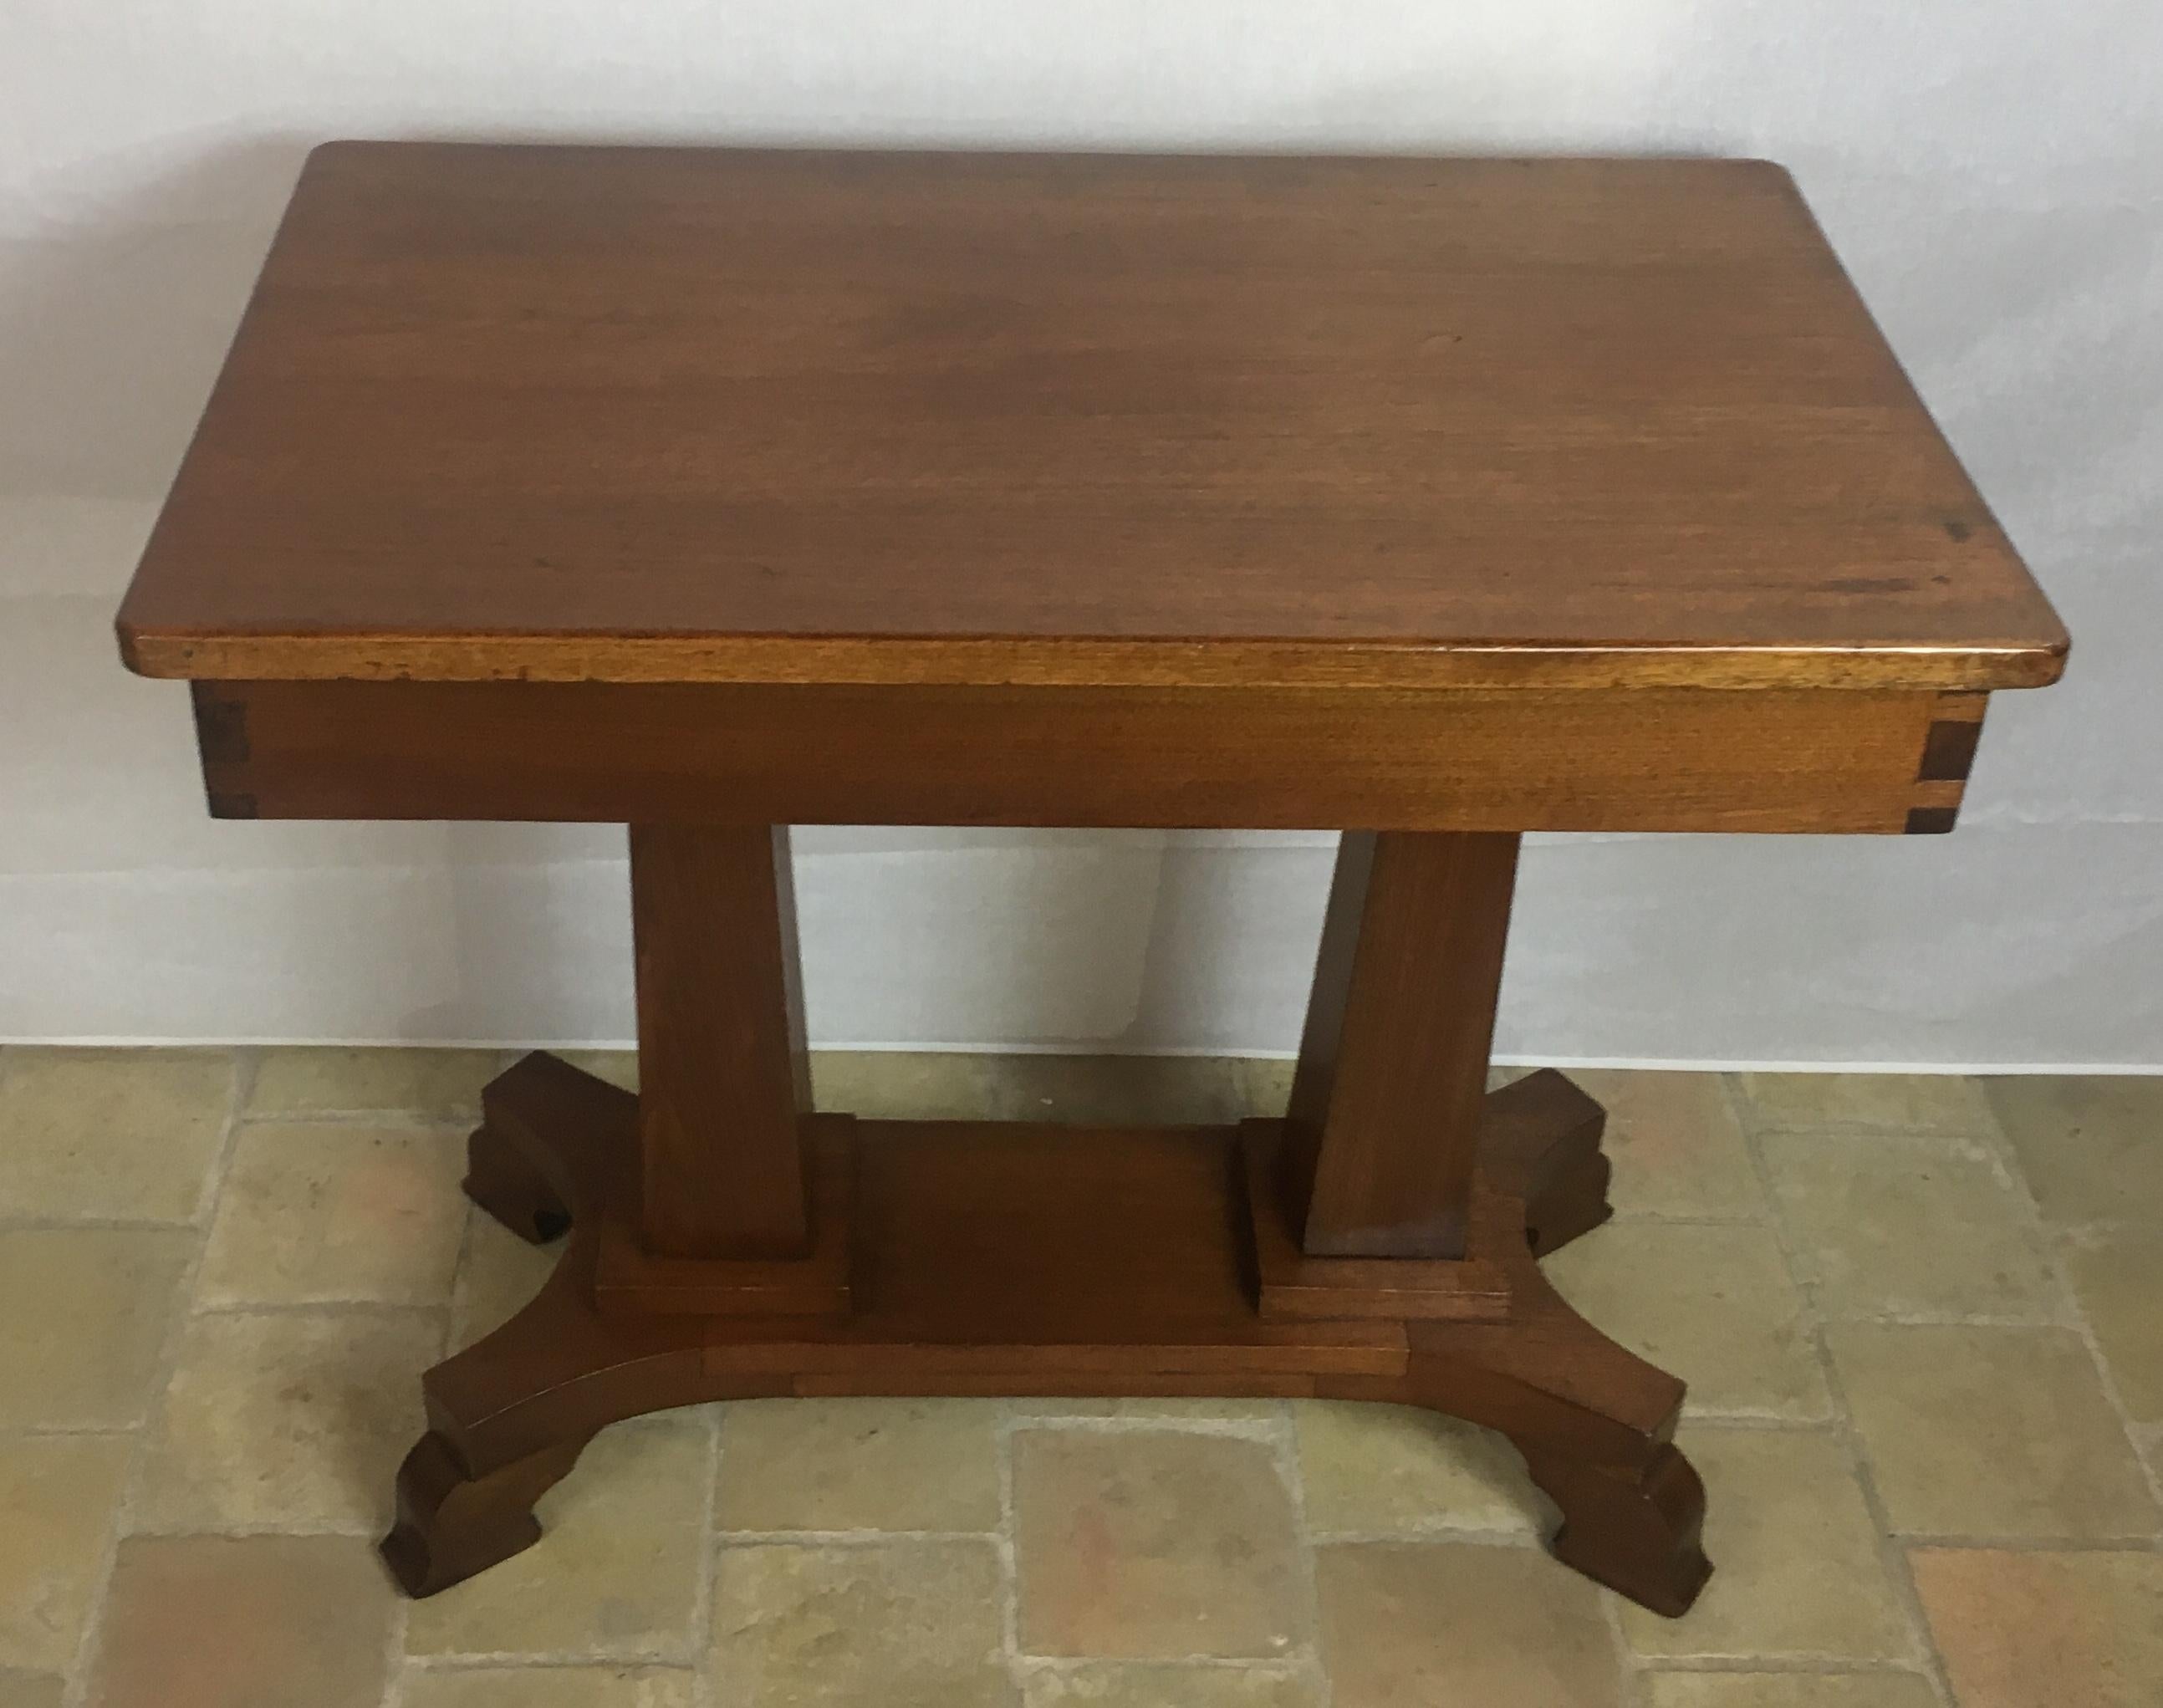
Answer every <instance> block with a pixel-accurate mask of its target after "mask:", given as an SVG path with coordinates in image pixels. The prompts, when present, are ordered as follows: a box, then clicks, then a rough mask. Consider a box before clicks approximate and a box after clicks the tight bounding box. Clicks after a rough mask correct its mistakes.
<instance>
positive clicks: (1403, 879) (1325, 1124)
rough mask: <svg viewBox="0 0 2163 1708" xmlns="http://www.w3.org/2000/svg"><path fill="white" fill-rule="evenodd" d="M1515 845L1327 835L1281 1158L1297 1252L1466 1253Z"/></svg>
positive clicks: (1512, 840) (1505, 840)
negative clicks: (1316, 935) (1331, 839)
mask: <svg viewBox="0 0 2163 1708" xmlns="http://www.w3.org/2000/svg"><path fill="white" fill-rule="evenodd" d="M1517 843H1518V838H1517V837H1516V836H1512V835H1503V834H1490V835H1485V836H1405V835H1389V834H1377V833H1376V832H1375V831H1372V830H1348V831H1347V832H1345V834H1344V836H1343V841H1341V842H1340V843H1339V845H1338V851H1337V867H1336V872H1335V875H1334V876H1333V878H1332V880H1331V883H1330V888H1329V903H1328V909H1326V910H1325V912H1324V913H1323V915H1322V943H1321V948H1320V951H1319V954H1318V956H1317V961H1316V967H1315V975H1314V988H1313V993H1312V996H1311V998H1309V1000H1308V1003H1307V1024H1306V1027H1305V1030H1303V1031H1302V1033H1301V1036H1300V1041H1299V1061H1298V1065H1297V1066H1296V1068H1295V1070H1294V1071H1293V1074H1292V1082H1291V1107H1290V1108H1288V1109H1287V1110H1286V1119H1285V1129H1286V1142H1285V1147H1284V1155H1283V1157H1282V1159H1281V1168H1282V1171H1283V1176H1282V1180H1281V1190H1282V1192H1284V1195H1285V1212H1286V1217H1287V1218H1288V1220H1289V1221H1290V1223H1291V1227H1292V1228H1293V1229H1294V1230H1295V1232H1296V1238H1297V1239H1298V1241H1299V1244H1300V1249H1301V1250H1302V1251H1304V1252H1306V1253H1307V1255H1310V1256H1313V1257H1462V1256H1464V1238H1465V1232H1466V1227H1467V1223H1468V1219H1469V1214H1470V1210H1471V1203H1472V1169H1473V1163H1474V1159H1475V1158H1476V1157H1477V1155H1478V1154H1479V1149H1480V1124H1481V1120H1482V1112H1483V1110H1484V1108H1485V1103H1486V1097H1487V1051H1488V1047H1489V1045H1491V1044H1492V1043H1493V1041H1494V1034H1495V998H1496V996H1497V995H1498V994H1499V993H1500V990H1501V988H1502V946H1503V944H1504V942H1505V941H1506V940H1507V938H1508V935H1509V930H1510V898H1511V893H1512V892H1513V890H1514V889H1515V887H1516V878H1517Z"/></svg>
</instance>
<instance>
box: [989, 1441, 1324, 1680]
mask: <svg viewBox="0 0 2163 1708" xmlns="http://www.w3.org/2000/svg"><path fill="white" fill-rule="evenodd" d="M1013 1502H1014V1534H1015V1555H1016V1571H1017V1574H1018V1576H1019V1581H1020V1628H1021V1646H1022V1648H1023V1650H1024V1653H1030V1654H1043V1655H1088V1656H1093V1657H1097V1658H1105V1659H1157V1658H1171V1657H1191V1656H1196V1655H1226V1656H1251V1657H1257V1658H1275V1657H1278V1656H1281V1655H1282V1654H1284V1653H1286V1651H1287V1650H1289V1649H1290V1648H1292V1647H1293V1646H1294V1645H1295V1644H1296V1643H1298V1642H1300V1641H1301V1638H1302V1637H1304V1636H1305V1635H1306V1626H1305V1620H1304V1616H1303V1603H1302V1599H1301V1593H1300V1588H1299V1585H1300V1580H1301V1567H1300V1549H1299V1543H1298V1538H1296V1535H1295V1533H1294V1530H1293V1520H1292V1507H1291V1496H1290V1495H1289V1494H1288V1492H1287V1491H1286V1488H1285V1486H1284V1483H1283V1480H1282V1479H1281V1477H1280V1476H1279V1475H1278V1474H1277V1466H1276V1458H1275V1453H1274V1451H1273V1450H1272V1449H1271V1448H1270V1446H1269V1445H1267V1444H1266V1443H1262V1442H1258V1441H1249V1440H1244V1439H1241V1438H1239V1437H1236V1436H1226V1435H1204V1434H1197V1433H1191V1432H1186V1431H1178V1430H1169V1429H1165V1430H1134V1431H1126V1430H1122V1431H1117V1432H1109V1433H1108V1432H1105V1431H1101V1430H1087V1429H1020V1430H1017V1431H1016V1432H1015V1433H1014V1434H1013Z"/></svg>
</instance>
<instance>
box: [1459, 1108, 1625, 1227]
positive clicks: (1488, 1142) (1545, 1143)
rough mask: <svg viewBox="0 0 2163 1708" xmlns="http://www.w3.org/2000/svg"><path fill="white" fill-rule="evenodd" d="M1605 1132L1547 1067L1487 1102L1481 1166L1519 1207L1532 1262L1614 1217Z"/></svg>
mask: <svg viewBox="0 0 2163 1708" xmlns="http://www.w3.org/2000/svg"><path fill="white" fill-rule="evenodd" d="M1606 1129H1607V1112H1606V1111H1605V1109H1603V1108H1600V1105H1599V1104H1598V1103H1595V1102H1594V1101H1593V1100H1592V1099H1591V1098H1589V1097H1587V1096H1586V1095H1585V1094H1584V1092H1581V1091H1579V1089H1578V1088H1577V1087H1575V1086H1574V1085H1573V1084H1571V1083H1570V1082H1569V1080H1568V1079H1567V1078H1565V1077H1563V1075H1561V1074H1559V1073H1557V1072H1556V1071H1554V1070H1553V1068H1551V1067H1543V1068H1542V1069H1541V1070H1540V1071H1538V1072H1537V1073H1531V1074H1527V1075H1526V1076H1525V1077H1524V1078H1522V1079H1520V1080H1515V1081H1512V1082H1511V1083H1510V1084H1508V1085H1506V1086H1504V1087H1502V1089H1501V1090H1500V1091H1498V1092H1493V1093H1491V1094H1490V1096H1489V1098H1488V1099H1487V1120H1486V1125H1485V1128H1484V1129H1483V1130H1482V1132H1481V1134H1480V1162H1481V1165H1482V1166H1483V1167H1485V1169H1486V1170H1487V1171H1489V1174H1490V1177H1491V1178H1492V1179H1493V1180H1494V1181H1495V1183H1496V1184H1497V1185H1499V1186H1500V1187H1502V1188H1503V1190H1505V1191H1506V1192H1509V1193H1511V1195H1512V1196H1513V1197H1516V1198H1518V1199H1519V1200H1520V1201H1521V1202H1522V1203H1523V1205H1524V1209H1525V1239H1526V1241H1527V1244H1530V1245H1531V1247H1532V1255H1534V1256H1535V1257H1545V1256H1546V1255H1548V1253H1549V1252H1551V1251H1559V1250H1562V1248H1563V1246H1565V1245H1567V1244H1569V1242H1570V1241H1571V1240H1573V1239H1577V1238H1579V1236H1580V1235H1582V1234H1590V1232H1591V1231H1592V1230H1593V1229H1595V1228H1597V1227H1598V1226H1599V1225H1600V1223H1602V1222H1605V1220H1606V1219H1607V1218H1609V1217H1610V1216H1612V1215H1613V1214H1614V1213H1615V1207H1614V1206H1613V1205H1612V1204H1610V1203H1609V1202H1607V1182H1608V1179H1609V1177H1610V1175H1611V1174H1612V1173H1613V1172H1614V1171H1613V1169H1612V1167H1611V1166H1610V1164H1609V1163H1608V1160H1607V1157H1606V1154H1605V1152H1604V1151H1602V1150H1600V1139H1601V1137H1602V1135H1603V1134H1605V1131H1606Z"/></svg>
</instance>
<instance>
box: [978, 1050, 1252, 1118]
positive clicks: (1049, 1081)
mask: <svg viewBox="0 0 2163 1708" xmlns="http://www.w3.org/2000/svg"><path fill="white" fill-rule="evenodd" d="M989 1092H990V1097H991V1103H990V1107H989V1108H987V1110H986V1112H985V1113H986V1114H987V1117H988V1118H989V1119H992V1120H995V1121H1060V1122H1069V1123H1077V1124H1092V1125H1103V1126H1123V1125H1137V1126H1177V1125H1182V1124H1187V1123H1209V1124H1214V1123H1218V1122H1230V1121H1236V1120H1239V1119H1240V1118H1241V1117H1242V1116H1244V1114H1245V1113H1246V1089H1245V1086H1244V1082H1243V1081H1242V1079H1241V1077H1240V1074H1239V1070H1238V1069H1237V1067H1236V1066H1234V1065H1233V1061H1231V1059H1230V1058H1229V1057H1228V1056H995V1057H993V1058H992V1071H991V1072H990V1075H989Z"/></svg>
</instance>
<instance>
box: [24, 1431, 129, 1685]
mask: <svg viewBox="0 0 2163 1708" xmlns="http://www.w3.org/2000/svg"><path fill="white" fill-rule="evenodd" d="M130 1445H131V1443H129V1441H128V1438H126V1437H124V1436H118V1435H46V1436H36V1437H31V1438H27V1439H25V1438H15V1439H13V1440H4V1439H0V1667H18V1668H21V1669H24V1671H26V1672H38V1671H46V1672H62V1671H65V1669H68V1668H69V1667H71V1666H73V1665H74V1664H75V1657H76V1646H77V1645H78V1644H79V1643H81V1640H82V1629H83V1623H84V1622H85V1621H86V1619H88V1618H89V1616H90V1611H91V1604H92V1599H93V1597H94V1596H95V1595H96V1593H97V1579H98V1574H99V1572H100V1570H101V1569H102V1567H103V1564H104V1560H105V1549H106V1544H107V1540H108V1539H109V1538H110V1537H111V1535H112V1533H113V1512H114V1511H115V1510H116V1509H117V1508H118V1506H119V1504H120V1491H121V1486H122V1485H123V1482H124V1481H125V1480H126V1479H127V1475H128V1450H129V1448H130Z"/></svg>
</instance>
